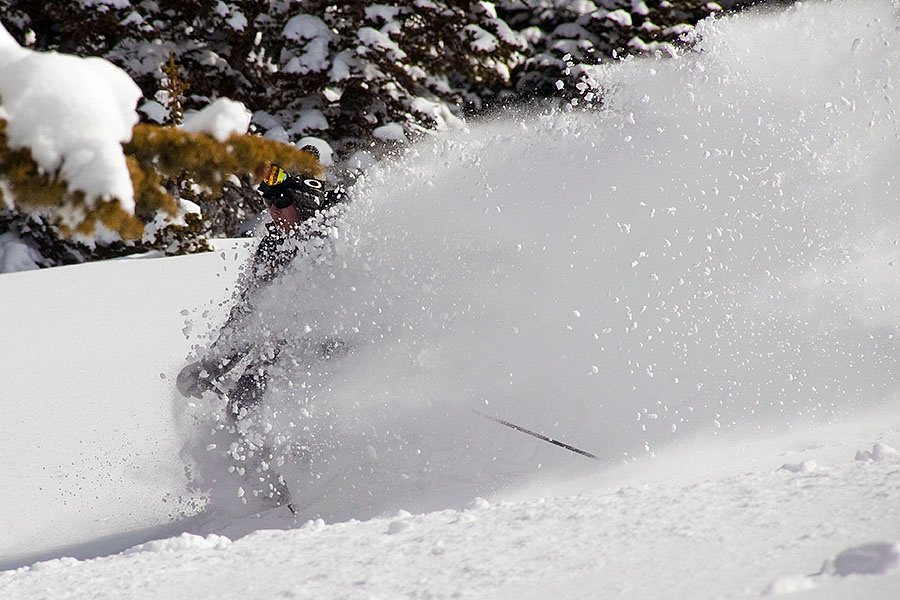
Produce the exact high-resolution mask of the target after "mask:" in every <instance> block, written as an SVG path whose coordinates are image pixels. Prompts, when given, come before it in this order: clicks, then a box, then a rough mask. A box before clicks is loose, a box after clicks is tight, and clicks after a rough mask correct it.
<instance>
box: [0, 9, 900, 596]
mask: <svg viewBox="0 0 900 600" xmlns="http://www.w3.org/2000/svg"><path fill="white" fill-rule="evenodd" d="M697 35H698V36H699V38H698V41H697V45H696V47H695V49H694V51H688V52H685V53H683V54H681V55H679V56H678V57H676V58H674V59H669V60H650V59H644V60H629V61H625V62H621V63H617V64H614V65H610V66H607V67H603V68H601V69H599V70H598V71H597V73H595V75H596V76H597V77H598V78H599V79H600V81H601V82H602V83H603V86H604V89H606V90H608V91H607V95H606V98H605V103H604V106H603V108H602V109H598V110H593V111H587V112H569V113H566V114H555V115H528V114H522V115H516V116H509V117H506V118H503V119H498V120H493V121H487V122H484V123H478V124H470V125H469V128H468V129H467V130H465V131H460V132H454V133H442V134H440V135H438V136H436V137H435V138H434V139H432V140H429V141H426V142H423V143H421V144H419V145H417V146H415V147H414V148H412V149H411V150H410V151H409V152H407V153H406V154H405V155H404V156H402V157H400V159H399V160H396V161H394V162H392V163H390V164H381V165H376V166H375V167H373V168H372V169H370V170H369V171H368V173H367V174H366V176H365V177H364V179H363V180H362V181H360V182H358V183H357V184H356V185H355V186H354V190H353V192H354V202H353V204H352V205H350V207H349V208H348V210H347V212H346V214H345V215H344V218H343V221H342V225H341V227H340V228H339V230H338V231H337V232H335V233H334V235H333V236H332V237H330V238H329V239H328V240H327V243H326V244H324V245H322V246H320V247H316V248H314V249H312V250H311V255H310V257H309V259H308V260H303V261H298V262H297V264H295V268H294V269H293V270H292V271H290V272H289V273H287V274H286V275H285V276H284V277H283V278H282V279H281V280H280V281H279V282H277V283H276V284H274V285H273V286H271V287H270V288H268V289H267V291H266V294H265V297H264V298H263V299H262V300H261V305H262V306H263V307H264V308H265V309H266V311H265V317H263V318H260V319H259V321H258V322H253V323H249V324H248V326H247V328H246V335H247V336H248V339H249V340H252V341H254V342H255V343H257V344H258V345H259V347H260V348H262V349H265V347H266V345H267V344H269V343H272V342H271V338H272V337H273V335H274V334H272V333H270V332H277V335H278V336H279V337H281V338H283V339H286V340H289V341H290V342H291V343H292V346H291V347H292V348H293V349H294V351H293V352H290V353H286V354H284V355H283V356H282V358H283V360H282V361H281V362H280V364H278V365H276V366H277V367H278V368H276V369H274V370H273V373H274V375H275V377H274V379H273V383H272V386H271V388H270V391H269V393H268V395H267V398H266V403H265V407H264V409H263V410H261V411H259V413H258V414H256V415H255V416H254V418H253V419H251V420H250V421H248V423H249V425H248V431H247V434H248V436H251V437H252V438H253V439H259V440H263V441H265V442H266V444H267V445H269V446H270V447H271V448H272V449H273V450H274V451H275V453H276V455H277V462H278V465H277V466H278V469H279V470H280V471H281V472H282V473H283V474H284V476H285V478H286V480H287V482H288V484H289V485H290V487H291V488H292V491H293V493H294V497H295V500H296V502H297V504H298V505H299V509H300V512H299V515H298V516H297V517H291V516H290V514H289V513H288V512H287V510H286V509H285V508H280V509H275V510H267V506H266V502H265V501H264V500H263V499H261V498H259V497H257V495H256V492H258V490H255V489H254V485H253V481H252V477H250V476H248V474H247V473H245V474H244V475H241V474H240V473H239V472H234V473H230V472H229V467H232V469H231V470H232V471H233V470H235V469H234V466H235V464H234V462H233V461H232V460H231V459H230V458H229V456H228V454H229V453H232V454H233V453H234V452H235V451H237V452H238V453H240V451H241V443H240V442H239V441H236V439H235V438H234V436H233V434H230V433H229V432H228V430H227V428H224V429H223V428H222V427H221V426H220V424H221V422H222V415H221V411H222V407H221V406H220V405H219V404H217V402H216V400H215V399H214V398H212V397H209V398H205V399H204V400H203V401H199V402H196V403H193V402H192V403H188V402H186V401H185V400H184V399H182V398H180V397H179V396H178V395H177V392H175V391H174V389H173V387H174V386H173V379H174V374H175V373H177V371H178V369H179V368H180V367H181V365H182V364H183V361H184V359H185V356H186V355H187V354H188V353H189V352H190V351H192V349H202V348H203V346H204V345H205V344H207V343H208V342H209V337H210V335H211V334H214V332H215V330H216V328H217V327H218V325H219V324H220V323H221V321H222V319H223V318H224V315H225V312H226V310H227V308H228V299H229V297H230V295H231V293H232V291H233V289H234V282H235V278H236V275H237V270H238V267H239V265H240V264H241V263H242V262H243V261H244V260H246V257H247V256H248V254H249V252H250V251H251V250H252V248H249V247H247V246H248V245H247V243H246V242H239V241H234V242H227V241H223V242H220V243H219V244H218V245H219V250H218V251H217V252H216V253H215V254H207V255H200V256H190V257H183V258H173V259H154V260H142V259H129V260H121V261H114V262H110V263H107V264H91V265H83V266H78V267H65V268H57V269H53V270H49V271H41V272H27V273H17V274H11V275H4V276H2V284H3V287H2V289H3V290H4V294H0V315H2V317H0V319H3V322H2V330H3V331H4V334H5V340H10V342H8V343H4V345H3V346H2V352H3V355H2V358H0V364H2V365H3V367H2V368H3V369H4V370H5V371H4V377H3V381H4V392H5V396H4V398H3V400H2V402H3V410H4V413H5V414H6V415H8V418H6V419H4V420H3V421H2V422H0V440H2V442H0V456H3V458H4V459H5V460H4V463H5V465H6V467H5V468H4V475H3V478H4V479H3V482H4V485H2V486H0V503H2V507H3V509H4V510H3V511H2V515H3V516H2V519H3V524H2V525H3V531H4V532H8V533H6V535H5V536H4V537H3V538H0V565H2V566H3V567H5V568H8V569H13V568H16V567H19V568H17V569H15V570H8V571H5V572H3V573H0V597H3V598H10V599H13V600H18V599H24V598H29V599H31V598H42V597H47V598H53V597H59V596H60V595H62V594H64V593H71V594H74V595H76V596H79V595H80V596H90V597H94V598H105V597H109V598H113V597H115V598H139V599H143V598H158V597H166V596H181V595H185V594H187V593H190V594H192V595H193V596H196V597H200V598H217V599H218V598H241V599H245V598H273V597H299V598H313V597H315V598H321V597H345V598H382V597H390V598H396V597H409V598H414V597H431V598H450V597H468V598H517V599H519V598H546V597H549V596H554V597H562V598H568V597H572V598H575V597H577V598H583V597H586V596H587V597H595V596H598V595H602V596H604V597H606V596H614V595H615V596H621V597H625V598H648V597H649V598H661V597H666V598H692V599H693V598H721V597H743V596H753V597H756V596H760V595H782V594H789V595H790V596H791V597H796V598H857V597H866V598H875V599H888V598H890V599H893V598H896V597H897V596H898V594H900V568H898V560H900V559H898V556H900V554H898V545H897V544H898V542H900V502H898V501H897V500H898V498H900V454H898V452H897V450H896V449H897V448H900V433H898V428H900V412H898V410H897V385H896V383H895V382H896V381H897V379H898V376H900V365H898V358H897V357H898V350H900V348H898V344H900V340H898V337H897V335H896V334H897V322H898V318H900V314H898V313H900V281H898V272H897V267H896V263H895V261H896V259H897V257H896V256H895V254H896V253H897V246H896V241H897V239H898V235H897V227H898V225H900V203H898V200H900V198H898V185H900V182H898V180H897V175H896V159H897V157H898V156H900V127H898V115H897V109H896V103H895V100H894V98H893V97H894V95H895V90H894V88H895V86H896V85H897V73H898V72H900V69H898V66H900V39H898V38H900V20H898V17H897V12H896V7H895V6H892V4H891V3H890V2H887V1H882V2H862V1H861V0H860V1H843V2H828V3H818V2H813V3H803V4H800V5H798V6H795V7H793V8H789V9H784V10H781V11H778V12H775V11H769V12H759V13H748V14H743V15H740V16H736V17H728V18H722V19H718V20H715V21H710V22H706V23H704V24H702V25H701V26H700V27H699V28H698V31H697ZM800 73H802V77H801V76H798V74H800ZM334 338H339V339H340V340H342V341H343V342H344V344H345V347H346V351H345V352H344V353H342V354H341V355H340V356H336V357H334V358H333V359H331V360H328V361H317V360H315V359H314V357H311V356H309V355H308V354H305V353H304V351H303V348H304V347H306V346H305V345H304V344H307V343H308V342H309V341H310V340H313V341H315V340H321V339H334ZM474 411H478V412H480V413H483V414H486V415H489V416H491V417H495V418H499V419H505V420H508V421H510V422H513V423H516V424H517V425H520V426H522V427H525V428H528V429H530V430H532V431H535V432H539V433H541V434H542V435H545V436H548V437H551V438H553V439H556V440H559V441H561V442H563V443H566V444H570V445H572V446H575V447H578V448H580V449H583V450H585V451H588V452H591V453H593V454H595V455H597V456H598V457H600V460H599V461H592V460H589V459H587V458H585V457H583V456H579V455H577V454H574V453H571V452H567V451H566V450H564V449H562V448H559V447H555V446H553V445H551V444H547V443H545V442H543V441H540V440H538V439H535V438H534V437H531V436H528V435H526V434H523V433H521V432H517V431H513V430H512V429H510V428H507V427H503V426H502V425H499V424H497V423H496V422H493V421H490V420H488V419H485V418H483V417H481V416H479V415H478V414H476V413H475V412H474ZM64 557H73V558H64ZM46 559H52V560H46ZM36 561H37V562H36ZM40 561H42V562H40Z"/></svg>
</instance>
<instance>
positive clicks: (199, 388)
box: [175, 362, 212, 398]
mask: <svg viewBox="0 0 900 600" xmlns="http://www.w3.org/2000/svg"><path fill="white" fill-rule="evenodd" d="M175 386H176V387H177V388H178V391H179V392H181V395H182V396H184V397H185V398H189V397H191V396H193V397H194V398H201V397H202V396H203V392H205V391H206V390H208V389H210V388H211V387H212V384H211V383H210V381H209V373H208V372H207V371H206V367H204V366H203V364H202V363H200V362H195V363H191V364H189V365H187V366H186V367H185V368H183V369H182V370H181V372H180V373H178V378H177V379H176V380H175Z"/></svg>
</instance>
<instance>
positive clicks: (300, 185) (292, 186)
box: [176, 164, 347, 512]
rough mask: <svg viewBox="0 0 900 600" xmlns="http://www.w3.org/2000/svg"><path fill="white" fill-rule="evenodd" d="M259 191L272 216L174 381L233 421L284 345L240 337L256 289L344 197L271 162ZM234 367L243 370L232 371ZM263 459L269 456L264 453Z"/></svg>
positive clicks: (249, 405) (281, 498)
mask: <svg viewBox="0 0 900 600" xmlns="http://www.w3.org/2000/svg"><path fill="white" fill-rule="evenodd" d="M259 191H260V193H261V195H262V197H263V198H264V199H265V200H266V201H267V202H268V203H269V214H270V216H271V217H272V221H271V222H270V223H268V224H267V225H266V227H267V234H266V235H265V236H264V237H263V238H262V240H261V241H260V243H259V246H258V247H257V249H256V252H255V253H254V255H253V258H252V260H251V261H250V262H249V264H248V265H246V266H245V270H244V273H243V277H242V279H241V280H240V281H239V284H238V285H239V288H238V292H237V293H236V297H237V298H236V302H235V304H234V306H233V307H232V309H231V311H230V313H229V315H228V319H227V320H226V321H225V324H224V325H223V326H222V328H221V330H220V332H219V335H218V337H217V339H216V340H215V341H214V342H213V343H212V344H211V345H210V347H209V348H208V349H207V350H206V351H205V352H204V353H202V355H201V356H200V357H199V360H197V361H196V362H193V363H191V364H188V365H187V366H185V367H184V368H183V369H182V370H181V372H180V373H179V374H178V377H177V380H176V385H177V387H178V391H179V392H181V394H182V395H183V396H185V397H195V398H200V397H202V394H203V392H205V391H208V390H213V391H216V392H218V393H220V394H222V395H225V396H226V397H227V399H228V402H227V407H226V414H227V415H228V416H229V417H230V419H231V420H232V421H233V423H234V424H235V425H238V424H239V423H240V421H241V420H242V419H244V418H245V417H246V416H247V415H248V414H249V413H250V411H252V409H253V408H254V407H256V406H257V405H259V403H260V402H261V400H262V397H263V394H264V393H265V391H266V387H267V384H268V379H269V370H270V367H271V366H272V365H273V364H275V362H276V360H277V358H278V354H279V352H280V351H281V350H282V349H283V347H284V346H285V341H284V340H281V339H267V340H266V344H265V345H266V346H267V347H266V348H264V351H263V352H259V350H260V349H259V348H258V347H256V345H255V344H254V341H253V340H251V339H248V336H246V335H244V331H245V325H246V322H247V321H248V317H250V316H251V315H253V313H254V312H255V310H256V308H255V306H254V305H255V301H256V300H257V299H258V297H259V292H260V290H262V289H263V288H265V287H266V286H267V285H268V284H270V283H272V282H273V281H274V280H275V279H277V278H278V277H279V275H281V274H282V273H283V272H284V271H285V270H286V268H287V266H288V265H290V264H291V262H292V261H293V260H294V258H295V257H296V256H297V254H298V253H299V251H300V248H301V245H302V244H303V243H304V242H306V241H308V240H310V239H312V238H313V237H315V236H319V237H322V236H324V235H325V234H326V231H327V227H328V225H329V223H330V221H329V219H327V218H325V217H324V215H323V213H325V211H327V209H330V208H332V207H334V206H336V205H338V204H340V203H343V202H346V200H347V196H346V193H345V192H344V190H343V188H342V187H340V186H338V187H336V188H334V189H330V190H326V188H325V183H324V182H323V181H322V180H320V179H316V178H314V177H306V176H303V175H296V174H295V175H289V174H288V173H287V172H286V171H284V169H282V168H281V167H279V166H278V165H275V164H273V165H271V167H270V169H269V172H268V175H267V176H266V178H265V180H264V181H263V183H261V184H260V186H259ZM340 346H341V344H340V342H339V341H335V340H328V341H326V342H323V343H322V344H321V345H320V346H319V347H318V348H317V349H316V350H317V353H318V354H319V356H320V357H322V358H327V357H328V356H329V355H331V354H332V353H333V352H335V351H336V350H337V349H338V348H339V347H340ZM239 367H240V368H241V369H242V371H236V370H237V369H238V368H239ZM233 371H235V373H232V372H233ZM235 374H236V375H237V376H236V377H235ZM238 431H240V428H238ZM262 453H263V454H266V453H267V451H265V450H263V451H262ZM263 459H264V460H267V459H268V457H265V456H263ZM272 487H273V491H274V493H273V496H274V499H275V501H276V502H277V503H278V504H279V505H280V504H287V505H288V507H289V508H290V509H291V511H292V512H293V511H294V508H293V506H292V505H291V504H290V496H289V494H288V493H287V488H286V487H285V486H284V483H283V481H281V480H280V477H279V478H278V481H277V482H275V483H274V484H273V486H272Z"/></svg>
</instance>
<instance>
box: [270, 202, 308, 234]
mask: <svg viewBox="0 0 900 600" xmlns="http://www.w3.org/2000/svg"><path fill="white" fill-rule="evenodd" d="M269 214H270V215H272V220H273V221H275V224H276V225H278V226H279V227H280V228H281V230H282V231H284V232H285V233H288V232H289V231H290V229H291V227H294V226H295V225H297V224H298V223H300V221H301V220H302V219H301V218H300V211H298V210H297V207H296V206H294V205H293V204H289V205H288V206H287V207H285V208H278V207H277V206H275V205H274V204H272V205H271V206H269Z"/></svg>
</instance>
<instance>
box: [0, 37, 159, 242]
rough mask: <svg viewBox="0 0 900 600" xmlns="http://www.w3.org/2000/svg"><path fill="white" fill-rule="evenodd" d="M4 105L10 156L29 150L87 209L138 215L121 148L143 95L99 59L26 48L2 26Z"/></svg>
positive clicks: (0, 94)
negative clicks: (100, 205)
mask: <svg viewBox="0 0 900 600" xmlns="http://www.w3.org/2000/svg"><path fill="white" fill-rule="evenodd" d="M0 98H2V105H0V119H5V120H6V121H7V122H8V124H7V127H6V134H7V136H8V138H9V147H10V148H11V149H13V150H16V149H19V148H28V149H29V150H30V151H31V155H32V157H33V158H34V160H35V162H37V164H38V166H39V167H40V168H41V169H42V170H43V171H44V172H46V173H48V174H51V176H52V175H57V176H59V178H60V179H62V180H63V181H66V182H67V183H68V186H69V189H70V190H72V191H81V192H84V194H85V198H86V201H87V203H88V206H90V205H91V203H92V202H93V201H94V200H97V199H109V198H116V199H118V200H119V202H120V203H121V205H122V208H123V209H124V210H126V211H128V212H134V189H133V187H132V185H131V177H130V176H129V173H128V167H127V165H126V163H125V156H124V154H123V153H122V143H124V142H128V141H129V140H131V130H132V128H133V127H134V126H135V124H137V122H138V115H137V111H136V110H135V106H136V105H137V102H138V100H139V99H140V98H141V90H140V88H138V86H137V85H136V84H135V83H134V81H132V79H131V78H130V77H129V76H128V75H127V74H126V73H125V71H123V70H122V69H120V68H119V67H116V66H115V65H113V64H112V63H110V62H108V61H107V60H104V59H102V58H97V57H89V58H80V57H77V56H73V55H69V54H60V53H58V52H36V51H33V50H29V49H27V48H22V47H21V46H19V45H18V44H17V43H16V41H15V40H14V39H13V37H12V36H11V35H10V34H9V33H8V32H7V31H6V29H5V28H4V27H3V26H2V25H0ZM71 221H72V224H77V223H78V222H79V221H80V220H79V219H78V215H72V219H71Z"/></svg>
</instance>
